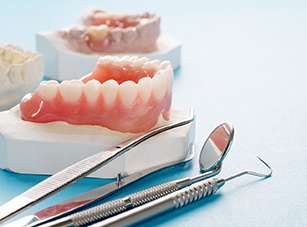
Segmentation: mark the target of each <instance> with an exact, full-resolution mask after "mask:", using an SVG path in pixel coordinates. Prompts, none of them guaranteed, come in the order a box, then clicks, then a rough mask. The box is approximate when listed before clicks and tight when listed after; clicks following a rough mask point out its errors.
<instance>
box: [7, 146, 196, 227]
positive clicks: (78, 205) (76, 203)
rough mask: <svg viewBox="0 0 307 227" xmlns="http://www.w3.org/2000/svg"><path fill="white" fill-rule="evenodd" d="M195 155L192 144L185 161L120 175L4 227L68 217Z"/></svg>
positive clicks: (184, 162)
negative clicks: (110, 181) (113, 180)
mask: <svg viewBox="0 0 307 227" xmlns="http://www.w3.org/2000/svg"><path fill="white" fill-rule="evenodd" d="M194 154H195V146H194V144H193V143H192V144H191V145H190V147H189V152H188V156H187V157H186V158H185V159H183V160H179V161H174V162H169V163H165V164H161V165H157V166H153V167H150V168H148V169H145V170H141V171H138V172H135V173H132V174H130V175H127V176H126V175H125V176H124V177H123V176H122V174H121V173H119V174H118V177H117V180H116V181H115V182H112V183H109V184H106V185H103V186H101V187H98V188H95V189H93V190H90V191H88V192H85V193H82V194H81V195H77V196H74V197H73V198H70V199H67V200H65V201H62V202H60V203H58V204H55V205H52V206H49V207H47V208H44V209H42V210H40V211H38V212H36V213H35V214H32V215H28V216H25V217H22V218H20V219H18V220H16V221H13V222H10V223H8V224H6V225H4V226H3V227H16V226H19V227H33V226H39V225H42V224H44V223H47V222H50V221H53V220H56V219H58V218H61V217H64V216H66V215H69V214H71V213H72V212H75V211H77V210H81V209H82V208H84V207H87V206H90V205H92V204H94V203H96V202H98V201H100V200H102V199H104V198H105V197H107V196H109V195H111V194H112V193H114V192H116V191H117V190H119V189H121V188H123V187H125V186H127V185H129V184H131V183H133V182H135V181H138V180H140V179H142V178H144V177H146V176H148V175H151V174H154V173H156V172H159V171H162V170H165V169H169V168H175V167H178V166H185V164H187V163H188V162H190V161H191V160H192V159H193V157H194Z"/></svg>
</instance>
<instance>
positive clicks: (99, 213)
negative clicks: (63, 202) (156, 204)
mask: <svg viewBox="0 0 307 227" xmlns="http://www.w3.org/2000/svg"><path fill="white" fill-rule="evenodd" d="M177 190H178V186H177V184H176V183H174V182H168V183H165V184H162V185H158V186H155V187H151V188H148V189H145V190H143V191H140V192H136V193H134V194H131V195H130V196H127V197H124V198H121V199H117V200H114V201H111V202H108V203H104V204H102V205H100V206H96V207H93V208H90V209H88V210H85V211H83V212H82V211H81V212H78V213H76V214H73V215H71V217H70V218H71V220H72V223H73V225H74V226H84V225H87V224H89V223H94V222H97V221H99V220H101V219H104V218H108V217H110V216H114V215H115V214H118V213H121V212H124V211H126V210H127V209H129V208H133V207H137V206H140V205H142V204H145V203H148V202H150V201H153V200H156V199H158V198H161V197H163V196H165V195H168V194H171V193H172V192H174V191H177Z"/></svg>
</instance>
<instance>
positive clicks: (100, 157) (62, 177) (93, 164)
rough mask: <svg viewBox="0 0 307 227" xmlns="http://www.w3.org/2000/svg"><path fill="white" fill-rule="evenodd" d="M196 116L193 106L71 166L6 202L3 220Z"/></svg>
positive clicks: (0, 212) (1, 211)
mask: <svg viewBox="0 0 307 227" xmlns="http://www.w3.org/2000/svg"><path fill="white" fill-rule="evenodd" d="M193 120H194V113H193V110H192V109H191V113H190V116H189V117H188V118H187V119H185V120H182V121H179V122H175V123H171V124H168V125H164V126H161V127H159V128H156V129H153V130H151V131H149V132H147V133H143V134H141V135H138V136H136V137H133V138H131V139H128V140H126V141H124V142H122V143H120V144H118V145H116V146H114V147H111V148H109V149H108V150H106V151H101V152H99V153H97V154H94V155H92V156H90V157H88V158H86V159H84V160H81V161H79V162H77V163H75V164H73V165H71V166H69V167H67V168H66V169H64V170H62V171H60V172H58V173H56V174H54V175H53V176H51V177H49V178H47V179H46V180H44V181H42V182H41V183H39V184H37V185H36V186H34V187H32V188H30V189H29V190H27V191H25V192H24V193H22V194H21V195H19V196H17V197H15V198H14V199H12V200H11V201H9V202H7V203H6V204H4V205H2V206H1V207H0V223H1V222H4V221H6V220H7V219H9V218H10V217H12V216H14V215H16V214H18V213H20V212H21V211H23V210H25V209H27V208H29V207H31V206H32V205H34V204H36V203H38V202H39V201H41V200H43V199H45V198H46V197H48V196H50V195H53V194H55V193H56V192H58V191H59V190H61V189H63V188H65V187H67V186H69V185H71V184H73V183H75V182H76V181H78V180H80V179H82V178H83V177H85V176H87V175H89V174H90V173H92V172H94V171H95V170H97V169H98V168H100V167H102V166H104V165H105V164H107V163H109V162H111V161H112V160H114V159H115V158H117V157H119V156H120V155H122V154H124V153H125V152H127V151H129V150H131V149H132V148H134V147H135V146H137V145H139V144H140V143H142V142H144V141H145V140H147V139H149V138H151V137H153V136H155V135H157V134H160V133H162V132H165V131H168V130H171V129H173V128H176V127H180V126H183V125H186V124H189V123H190V122H192V121H193Z"/></svg>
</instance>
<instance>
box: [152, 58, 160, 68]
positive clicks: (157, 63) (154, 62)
mask: <svg viewBox="0 0 307 227" xmlns="http://www.w3.org/2000/svg"><path fill="white" fill-rule="evenodd" d="M151 63H152V64H153V65H154V66H158V65H160V61H159V60H158V59H156V60H153V61H151Z"/></svg>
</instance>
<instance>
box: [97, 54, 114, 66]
mask: <svg viewBox="0 0 307 227" xmlns="http://www.w3.org/2000/svg"><path fill="white" fill-rule="evenodd" d="M112 61H113V58H112V56H110V55H106V56H103V57H100V58H99V59H98V63H99V64H109V63H111V62H112Z"/></svg>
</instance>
